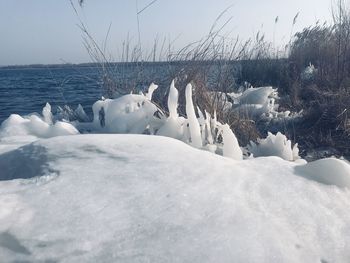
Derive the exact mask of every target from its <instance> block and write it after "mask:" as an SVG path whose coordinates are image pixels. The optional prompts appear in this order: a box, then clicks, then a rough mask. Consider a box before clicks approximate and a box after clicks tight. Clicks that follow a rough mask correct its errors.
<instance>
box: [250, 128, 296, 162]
mask: <svg viewBox="0 0 350 263" xmlns="http://www.w3.org/2000/svg"><path fill="white" fill-rule="evenodd" d="M248 150H249V151H250V152H251V153H252V154H253V156H254V157H260V156H278V157H281V158H282V159H284V160H287V161H295V160H297V159H299V158H300V157H299V149H298V144H297V143H296V144H295V145H294V146H293V147H292V142H291V141H290V140H288V139H287V137H286V136H285V135H283V134H282V133H280V132H278V133H277V134H276V135H274V134H272V133H270V132H269V133H268V136H267V137H266V138H265V139H258V143H257V144H255V143H254V142H250V145H248Z"/></svg>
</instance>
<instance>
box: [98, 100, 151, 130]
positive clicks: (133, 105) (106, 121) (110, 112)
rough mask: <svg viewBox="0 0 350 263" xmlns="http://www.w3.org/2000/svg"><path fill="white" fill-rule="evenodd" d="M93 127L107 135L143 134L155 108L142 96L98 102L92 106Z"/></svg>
mask: <svg viewBox="0 0 350 263" xmlns="http://www.w3.org/2000/svg"><path fill="white" fill-rule="evenodd" d="M92 110H93V114H94V120H93V122H94V125H95V128H96V129H97V130H99V131H103V132H108V133H140V134H141V133H143V132H145V130H146V129H147V127H148V126H149V125H151V123H152V120H153V115H154V114H155V112H156V111H157V110H158V109H157V107H156V106H155V105H154V104H153V103H152V102H151V101H150V100H149V99H148V98H147V97H146V96H144V95H135V94H128V95H124V96H122V97H120V98H117V99H106V100H99V101H97V102H95V103H94V105H93V106H92Z"/></svg>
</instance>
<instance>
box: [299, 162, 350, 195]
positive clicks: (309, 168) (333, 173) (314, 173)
mask: <svg viewBox="0 0 350 263" xmlns="http://www.w3.org/2000/svg"><path fill="white" fill-rule="evenodd" d="M296 172H297V173H299V174H300V175H301V176H303V177H305V178H308V179H310V180H314V181H317V182H320V183H323V184H328V185H336V186H338V187H347V188H349V189H350V176H349V175H350V165H349V164H347V163H346V162H345V161H342V160H339V159H336V158H327V159H320V160H317V161H314V162H310V163H308V164H306V165H303V166H300V167H296Z"/></svg>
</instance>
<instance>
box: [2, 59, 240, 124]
mask: <svg viewBox="0 0 350 263" xmlns="http://www.w3.org/2000/svg"><path fill="white" fill-rule="evenodd" d="M185 66H186V63H185V62H174V63H169V62H144V63H142V64H140V63H115V64H112V65H109V68H108V72H109V73H110V74H109V75H111V76H113V77H114V78H115V79H114V80H115V82H116V83H117V84H118V85H121V86H129V87H130V86H132V87H134V90H133V91H134V92H140V91H146V90H147V88H148V86H149V84H150V83H151V82H155V83H156V84H158V85H159V88H158V90H157V92H156V94H155V95H154V96H156V97H157V96H158V97H159V98H165V93H166V91H167V88H168V87H169V86H170V82H171V80H172V78H173V77H174V76H173V75H174V74H173V73H174V72H179V71H181V69H182V68H183V67H185ZM197 66H198V67H202V66H205V63H203V62H200V64H198V65H197ZM232 67H233V68H235V69H236V67H237V65H232ZM102 68H103V66H102V65H100V64H95V63H87V64H78V65H75V64H62V65H30V66H8V67H0V123H1V122H3V121H4V120H5V119H6V118H8V117H9V115H10V114H13V113H15V114H19V115H22V116H24V115H28V114H31V113H34V112H37V113H41V111H42V108H43V107H44V106H45V104H46V103H47V102H48V103H50V104H51V106H52V110H53V112H55V110H56V109H57V107H58V106H60V107H63V106H65V105H67V106H69V107H70V108H72V109H75V108H76V107H77V106H78V104H81V105H82V106H83V108H84V110H85V112H86V113H87V114H88V115H90V116H92V109H91V107H92V104H93V103H94V102H95V101H97V100H99V99H100V98H101V97H102V96H103V95H105V94H106V93H105V91H104V90H103V74H104V72H105V71H103V70H102ZM215 70H216V69H215V65H214V64H210V71H211V72H212V73H214V72H215ZM210 75H211V73H210V72H209V79H211V78H210ZM135 80H137V82H135ZM213 86H214V85H213ZM125 92H130V90H125Z"/></svg>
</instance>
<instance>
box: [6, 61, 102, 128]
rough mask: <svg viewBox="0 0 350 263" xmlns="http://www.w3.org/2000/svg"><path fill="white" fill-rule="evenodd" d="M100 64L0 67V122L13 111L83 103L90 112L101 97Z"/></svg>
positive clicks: (22, 111) (30, 111)
mask: <svg viewBox="0 0 350 263" xmlns="http://www.w3.org/2000/svg"><path fill="white" fill-rule="evenodd" d="M100 78H101V76H100V74H99V70H98V67H97V66H78V65H77V66H74V65H72V66H21V67H3V68H0V122H2V121H4V120H5V119H6V118H7V117H8V116H9V115H10V114H12V113H16V114H20V115H27V114H30V113H33V112H39V113H40V112H41V110H42V108H43V107H44V106H45V104H46V103H47V102H49V103H50V104H51V105H52V106H53V108H54V107H57V106H64V105H69V106H71V107H73V108H74V107H76V106H77V105H78V104H81V105H82V106H83V107H84V109H86V110H87V111H88V112H89V111H91V106H92V104H93V103H94V102H95V101H96V100H98V99H99V98H101V95H102V94H101V88H100V86H101V84H100Z"/></svg>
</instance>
